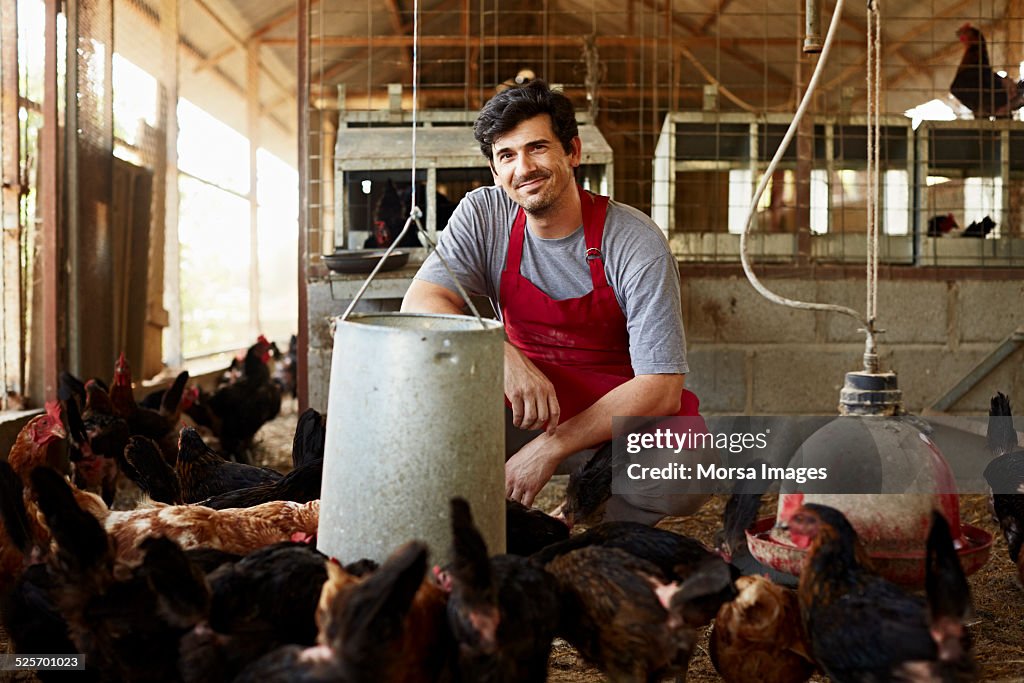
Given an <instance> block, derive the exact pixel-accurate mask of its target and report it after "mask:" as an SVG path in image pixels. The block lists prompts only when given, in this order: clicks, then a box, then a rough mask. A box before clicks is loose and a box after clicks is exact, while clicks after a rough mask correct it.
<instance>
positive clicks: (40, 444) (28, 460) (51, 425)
mask: <svg viewBox="0 0 1024 683" xmlns="http://www.w3.org/2000/svg"><path fill="white" fill-rule="evenodd" d="M66 438H67V430H66V429H65V427H64V423H63V422H62V421H61V412H60V404H58V403H54V402H49V403H47V404H46V412H45V413H43V414H41V415H36V416H35V417H33V418H32V419H31V420H29V421H28V422H27V423H26V424H25V426H24V427H22V428H21V431H19V432H18V436H16V437H15V439H14V444H13V445H12V446H11V450H10V451H9V452H8V454H7V462H8V463H9V464H10V466H11V467H12V468H13V469H14V471H15V472H17V473H18V475H19V476H20V477H21V478H22V480H23V481H24V480H26V479H27V478H28V476H29V473H30V472H31V471H32V469H33V468H35V467H38V466H40V465H45V466H49V467H53V468H54V469H58V470H62V471H67V464H66V455H65V452H66V449H67V444H66V443H65V441H64V440H65V439H66Z"/></svg>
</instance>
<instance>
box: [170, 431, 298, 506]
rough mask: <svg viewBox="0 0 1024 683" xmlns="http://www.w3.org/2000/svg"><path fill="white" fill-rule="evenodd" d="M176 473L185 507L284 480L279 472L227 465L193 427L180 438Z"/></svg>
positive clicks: (240, 465)
mask: <svg viewBox="0 0 1024 683" xmlns="http://www.w3.org/2000/svg"><path fill="white" fill-rule="evenodd" d="M175 471H176V472H177V473H178V479H179V481H180V482H181V496H182V500H183V501H184V502H186V503H198V502H199V501H201V500H204V499H206V498H209V497H210V496H215V495H218V494H221V493H227V492H228V491H236V490H238V489H242V488H248V487H250V486H256V485H259V484H272V483H274V482H276V481H280V480H281V478H282V475H281V473H280V472H277V471H275V470H272V469H269V468H267V467H256V466H254V465H245V464H243V463H237V462H227V461H226V460H224V458H222V457H220V456H219V455H217V454H216V453H214V452H213V450H212V449H211V448H210V447H209V446H207V445H206V444H205V443H204V442H203V439H202V438H201V437H200V436H199V432H197V431H196V430H195V429H193V428H191V427H185V428H183V429H182V430H181V435H180V436H179V437H178V462H177V464H176V465H175Z"/></svg>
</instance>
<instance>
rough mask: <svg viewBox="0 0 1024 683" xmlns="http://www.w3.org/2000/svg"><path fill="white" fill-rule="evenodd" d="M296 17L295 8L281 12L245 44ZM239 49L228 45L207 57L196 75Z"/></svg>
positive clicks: (257, 30)
mask: <svg viewBox="0 0 1024 683" xmlns="http://www.w3.org/2000/svg"><path fill="white" fill-rule="evenodd" d="M319 1H320V0H312V1H311V2H310V3H309V4H310V6H312V5H315V4H316V3H317V2H319ZM295 15H296V10H295V8H294V7H293V8H292V9H289V10H285V11H284V12H281V13H280V14H278V15H277V16H276V17H274V18H273V19H270V20H268V21H266V22H265V23H264V24H262V25H261V26H259V27H258V28H256V29H255V30H253V32H252V33H250V34H249V37H248V38H246V39H245V42H246V43H251V42H252V41H254V40H255V41H259V40H260V39H261V38H263V36H265V35H267V34H268V33H270V32H271V31H273V30H274V29H275V28H277V27H278V26H281V25H282V24H286V23H288V22H289V21H291V20H292V19H294V18H295ZM237 49H238V45H228V46H227V47H225V48H224V49H222V50H220V51H219V52H215V53H214V54H212V55H211V56H209V57H207V58H206V59H204V60H203V61H202V62H200V63H199V65H198V66H197V67H196V68H195V69H194V72H195V73H199V72H201V71H205V70H206V69H209V68H210V67H211V66H214V65H215V64H219V63H220V62H221V60H223V59H224V58H225V57H227V56H228V55H230V54H233V53H234V51H235V50H237Z"/></svg>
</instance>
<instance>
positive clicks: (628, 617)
mask: <svg viewBox="0 0 1024 683" xmlns="http://www.w3.org/2000/svg"><path fill="white" fill-rule="evenodd" d="M545 569H546V570H547V571H548V572H549V573H551V574H552V575H553V576H554V577H555V579H556V580H557V581H558V585H559V588H560V590H561V593H562V619H561V622H560V627H559V631H560V635H561V636H562V637H564V638H565V639H566V640H567V641H569V643H571V644H572V645H573V646H574V647H575V648H576V649H577V650H579V652H580V654H581V655H583V657H584V658H585V659H586V660H587V661H589V662H592V663H593V664H595V665H596V666H598V667H599V668H600V669H601V670H602V671H603V672H605V673H606V674H607V675H608V676H609V678H611V680H613V681H618V682H634V681H635V682H636V683H645V682H647V681H658V680H661V679H662V678H665V677H668V676H678V675H685V673H686V669H687V666H688V665H689V662H690V656H691V655H692V654H693V648H694V646H695V644H696V641H697V633H696V631H695V630H694V629H693V628H692V627H690V626H688V625H686V624H684V623H682V622H681V621H680V620H678V619H676V618H674V617H673V616H672V615H670V614H669V612H668V610H666V609H665V607H664V606H663V605H662V603H661V601H660V600H659V598H658V596H657V594H656V593H655V588H658V587H664V585H665V584H664V583H663V577H662V576H661V572H660V570H659V569H658V568H657V567H656V566H655V565H653V564H651V563H650V562H647V561H645V560H641V559H639V558H636V557H634V556H632V555H630V554H629V553H626V552H625V551H622V550H619V549H617V548H603V547H601V546H588V547H585V548H580V549H579V550H574V551H572V552H570V553H566V554H564V555H560V556H558V557H556V558H555V559H554V560H552V561H551V562H549V563H548V564H547V565H546V567H545Z"/></svg>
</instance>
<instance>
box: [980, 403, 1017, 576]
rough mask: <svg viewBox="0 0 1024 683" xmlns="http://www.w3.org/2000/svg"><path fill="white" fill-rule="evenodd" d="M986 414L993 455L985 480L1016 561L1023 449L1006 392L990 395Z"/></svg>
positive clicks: (1011, 553)
mask: <svg viewBox="0 0 1024 683" xmlns="http://www.w3.org/2000/svg"><path fill="white" fill-rule="evenodd" d="M988 414H989V418H988V447H989V450H990V451H991V452H992V454H993V455H995V456H996V457H995V458H994V459H993V460H992V461H991V462H990V463H989V464H988V465H987V466H986V467H985V481H987V482H988V485H989V486H990V487H991V488H992V509H993V511H994V512H995V516H996V519H997V520H999V527H1000V528H1001V529H1002V531H1003V537H1004V538H1005V539H1006V547H1007V549H1008V550H1009V551H1010V559H1011V560H1013V561H1014V562H1017V561H1018V560H1020V557H1021V546H1022V544H1024V449H1022V448H1021V447H1020V445H1019V444H1018V442H1017V432H1016V430H1015V429H1014V427H1013V412H1012V410H1011V409H1010V399H1009V398H1007V397H1006V395H1005V394H1002V393H997V394H996V395H995V396H993V397H992V401H991V403H990V407H989V413H988Z"/></svg>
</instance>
